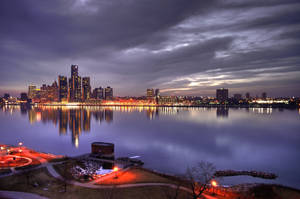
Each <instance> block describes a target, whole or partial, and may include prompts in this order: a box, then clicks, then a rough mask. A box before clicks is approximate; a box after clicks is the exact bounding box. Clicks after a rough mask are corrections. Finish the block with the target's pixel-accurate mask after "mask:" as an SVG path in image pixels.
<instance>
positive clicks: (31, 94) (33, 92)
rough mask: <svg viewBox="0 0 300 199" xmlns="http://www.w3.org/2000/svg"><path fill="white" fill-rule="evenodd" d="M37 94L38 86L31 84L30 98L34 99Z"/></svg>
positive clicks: (29, 88) (29, 89) (29, 87)
mask: <svg viewBox="0 0 300 199" xmlns="http://www.w3.org/2000/svg"><path fill="white" fill-rule="evenodd" d="M35 94H36V86H33V85H30V86H28V98H29V99H33V98H34V97H35Z"/></svg>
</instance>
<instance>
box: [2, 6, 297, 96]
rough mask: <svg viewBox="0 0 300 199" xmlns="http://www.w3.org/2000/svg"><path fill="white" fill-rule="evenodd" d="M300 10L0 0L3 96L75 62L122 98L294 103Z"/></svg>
mask: <svg viewBox="0 0 300 199" xmlns="http://www.w3.org/2000/svg"><path fill="white" fill-rule="evenodd" d="M299 13H300V1H299V0H281V1H279V0H272V1H271V0H263V1H262V0H252V1H250V0H243V1H239V0H220V1H217V0H208V1H202V0H188V1H187V0H113V1H112V0H51V1H36V0H24V1H18V0H2V1H0V27H1V28H0V67H1V73H0V94H1V95H2V94H3V93H4V92H9V93H11V94H14V95H16V94H18V93H19V92H21V91H27V87H28V85H29V84H34V85H38V86H40V85H41V84H43V83H46V84H50V83H52V82H53V81H54V80H56V79H57V76H58V75H60V74H61V75H66V76H68V77H69V76H70V65H71V64H78V65H79V73H80V75H81V76H90V77H91V81H92V87H93V88H94V87H99V86H108V85H109V86H112V87H113V88H114V93H115V95H119V96H127V95H136V96H140V95H144V94H145V90H146V88H152V87H153V88H160V89H161V91H162V92H163V94H165V95H167V94H171V95H210V96H214V95H215V89H216V88H219V87H226V88H229V91H230V95H232V94H233V93H242V94H245V92H247V91H248V92H250V93H251V95H256V94H259V95H260V94H261V92H263V91H266V92H267V93H268V95H269V96H300V14H299Z"/></svg>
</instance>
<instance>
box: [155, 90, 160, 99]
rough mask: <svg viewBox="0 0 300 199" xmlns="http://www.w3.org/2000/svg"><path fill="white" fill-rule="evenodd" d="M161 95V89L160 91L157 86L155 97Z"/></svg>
mask: <svg viewBox="0 0 300 199" xmlns="http://www.w3.org/2000/svg"><path fill="white" fill-rule="evenodd" d="M159 96H160V91H159V89H158V88H157V89H155V97H159Z"/></svg>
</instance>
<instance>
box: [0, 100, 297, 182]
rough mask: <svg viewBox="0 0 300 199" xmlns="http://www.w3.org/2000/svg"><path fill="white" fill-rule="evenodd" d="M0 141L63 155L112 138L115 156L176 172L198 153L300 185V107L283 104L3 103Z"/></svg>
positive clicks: (190, 163) (224, 164)
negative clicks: (81, 105)
mask: <svg viewBox="0 0 300 199" xmlns="http://www.w3.org/2000/svg"><path fill="white" fill-rule="evenodd" d="M0 126H1V128H0V133H1V139H0V143H5V144H13V145H16V144H17V142H18V141H23V142H24V144H25V145H26V146H28V147H30V148H33V149H35V150H39V151H43V152H49V153H54V154H62V155H71V156H75V155H79V154H83V153H88V152H90V143H92V142H94V141H103V142H113V143H115V152H116V157H119V156H135V155H139V156H141V159H142V160H143V161H144V162H145V167H148V168H152V169H156V170H159V171H162V172H167V173H173V174H181V173H184V172H185V171H186V168H187V167H188V166H193V165H195V164H196V163H197V162H198V161H201V160H204V161H209V162H212V163H214V164H215V165H216V167H217V169H236V170H258V171H268V172H274V173H276V174H278V175H279V178H278V179H277V180H275V181H263V180H260V179H256V178H252V177H232V178H224V180H223V183H225V184H232V183H237V182H238V183H240V182H270V183H281V184H285V185H289V186H292V187H296V188H300V114H299V110H287V109H282V110H280V109H262V108H251V109H216V108H135V107H127V108H126V107H106V108H99V107H87V108H84V109H79V108H75V107H74V108H54V107H52V108H49V107H47V108H46V107H44V108H32V109H30V110H28V109H23V108H20V107H18V106H16V107H3V108H2V111H1V112H0Z"/></svg>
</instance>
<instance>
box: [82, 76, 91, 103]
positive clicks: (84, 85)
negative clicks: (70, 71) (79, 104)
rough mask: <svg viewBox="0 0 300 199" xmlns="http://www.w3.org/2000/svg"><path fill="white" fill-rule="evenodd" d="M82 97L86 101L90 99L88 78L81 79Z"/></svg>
mask: <svg viewBox="0 0 300 199" xmlns="http://www.w3.org/2000/svg"><path fill="white" fill-rule="evenodd" d="M82 96H83V100H88V99H90V98H91V84H90V77H83V78H82Z"/></svg>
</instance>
